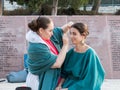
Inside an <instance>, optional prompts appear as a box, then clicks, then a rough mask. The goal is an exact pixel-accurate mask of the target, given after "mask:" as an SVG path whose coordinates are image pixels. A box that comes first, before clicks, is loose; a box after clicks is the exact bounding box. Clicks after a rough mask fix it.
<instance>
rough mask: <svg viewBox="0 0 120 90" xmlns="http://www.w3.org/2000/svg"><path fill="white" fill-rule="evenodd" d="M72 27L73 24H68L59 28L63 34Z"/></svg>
mask: <svg viewBox="0 0 120 90" xmlns="http://www.w3.org/2000/svg"><path fill="white" fill-rule="evenodd" d="M72 25H73V22H68V23H67V24H65V25H63V26H62V27H61V28H62V30H63V32H64V33H66V32H67V31H69V30H70V28H71V26H72Z"/></svg>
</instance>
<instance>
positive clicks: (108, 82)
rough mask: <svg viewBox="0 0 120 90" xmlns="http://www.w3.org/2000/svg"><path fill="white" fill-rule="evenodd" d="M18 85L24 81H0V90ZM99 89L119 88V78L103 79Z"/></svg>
mask: <svg viewBox="0 0 120 90" xmlns="http://www.w3.org/2000/svg"><path fill="white" fill-rule="evenodd" d="M18 86H26V85H25V83H8V82H7V81H4V82H0V90H15V88H16V87H18ZM101 90H120V79H105V81H104V83H103V85H102V89H101Z"/></svg>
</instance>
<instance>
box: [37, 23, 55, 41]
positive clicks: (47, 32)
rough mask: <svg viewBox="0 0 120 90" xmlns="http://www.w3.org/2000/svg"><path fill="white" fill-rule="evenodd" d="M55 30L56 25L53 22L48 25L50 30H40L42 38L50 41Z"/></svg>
mask: <svg viewBox="0 0 120 90" xmlns="http://www.w3.org/2000/svg"><path fill="white" fill-rule="evenodd" d="M53 29H54V24H53V22H52V21H51V22H50V23H49V24H48V28H46V29H43V28H40V30H39V32H40V36H41V37H42V38H43V39H46V40H48V39H50V38H51V36H52V35H53Z"/></svg>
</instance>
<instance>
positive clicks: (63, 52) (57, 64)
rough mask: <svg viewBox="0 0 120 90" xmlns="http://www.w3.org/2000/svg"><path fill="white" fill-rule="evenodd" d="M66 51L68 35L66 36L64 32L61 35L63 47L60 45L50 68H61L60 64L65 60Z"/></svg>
mask: <svg viewBox="0 0 120 90" xmlns="http://www.w3.org/2000/svg"><path fill="white" fill-rule="evenodd" d="M67 51H68V37H67V34H64V35H63V47H62V49H61V51H60V53H59V54H58V57H57V59H56V62H55V63H54V64H53V66H52V67H51V68H61V66H62V64H63V62H64V60H65V56H66V53H67Z"/></svg>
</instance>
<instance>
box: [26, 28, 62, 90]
mask: <svg viewBox="0 0 120 90" xmlns="http://www.w3.org/2000/svg"><path fill="white" fill-rule="evenodd" d="M53 33H54V35H53V36H52V37H51V41H52V42H53V44H54V45H55V47H56V48H57V50H58V51H60V49H61V47H62V34H63V32H62V29H60V28H55V29H54V31H53ZM56 58H57V56H56V55H54V54H53V53H51V51H50V49H49V48H48V47H47V45H45V44H43V43H32V42H29V46H28V60H27V61H28V62H27V63H28V69H29V71H30V72H31V73H32V74H34V75H38V76H39V90H55V87H56V84H57V81H58V77H59V75H60V69H52V68H51V66H52V65H53V64H54V63H55V61H56Z"/></svg>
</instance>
